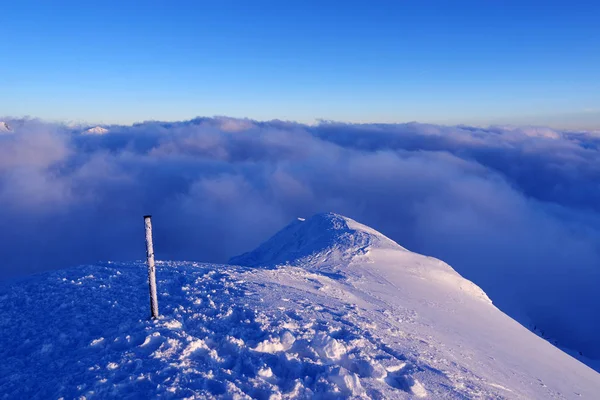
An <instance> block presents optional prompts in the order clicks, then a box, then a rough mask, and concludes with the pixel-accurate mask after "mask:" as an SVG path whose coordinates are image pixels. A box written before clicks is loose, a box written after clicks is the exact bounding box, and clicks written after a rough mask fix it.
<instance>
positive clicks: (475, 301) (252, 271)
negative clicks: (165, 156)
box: [0, 214, 600, 399]
mask: <svg viewBox="0 0 600 400" xmlns="http://www.w3.org/2000/svg"><path fill="white" fill-rule="evenodd" d="M157 245H158V246H159V244H157ZM235 260H236V261H237V262H238V263H246V262H247V263H248V264H250V265H252V266H261V265H264V266H265V267H267V268H255V267H244V266H224V265H208V264H198V263H184V262H162V263H161V262H158V263H157V279H158V289H159V305H160V310H161V313H162V317H161V318H160V319H159V320H156V321H152V320H148V319H147V315H148V313H149V308H148V286H147V281H146V279H147V276H146V267H145V265H144V264H143V263H141V262H140V263H132V264H115V263H107V264H101V265H94V266H85V267H78V268H73V269H69V270H63V271H59V272H53V273H47V274H43V275H38V276H35V277H32V278H28V279H23V280H21V281H19V282H14V283H12V284H7V285H4V286H2V287H0V306H1V309H2V310H3V314H2V315H1V316H0V332H2V335H3V339H2V341H0V360H2V361H0V398H39V399H47V398H61V397H62V398H65V399H71V398H83V396H84V397H85V398H87V399H93V398H120V399H123V398H155V397H158V396H160V397H164V398H231V399H236V398H239V399H243V398H258V399H291V398H321V399H335V398H370V399H382V398H451V399H465V398H482V399H493V398H516V399H525V398H526V399H564V398H567V399H570V398H587V399H594V398H597V394H598V393H600V374H598V373H597V372H595V371H593V370H592V369H590V368H589V367H587V366H585V365H583V364H581V363H580V362H578V361H577V360H575V359H573V358H572V357H570V356H569V355H567V354H566V353H563V352H562V351H560V350H558V349H557V348H555V347H553V346H552V345H551V344H549V343H548V342H546V341H544V340H543V339H541V338H539V337H537V336H536V335H534V334H532V333H531V332H530V331H528V330H527V329H525V328H523V327H522V326H521V325H519V324H518V323H516V322H515V321H514V320H512V319H511V318H509V317H507V316H506V315H504V314H503V313H502V312H500V311H499V310H498V309H496V308H495V307H494V306H493V305H492V304H491V302H490V301H489V299H488V298H487V296H486V295H485V294H484V293H483V292H482V291H481V290H480V289H479V288H478V287H477V286H475V285H474V284H472V283H471V282H469V281H467V280H464V279H463V278H461V277H460V276H459V275H458V274H457V273H456V272H454V271H453V270H452V268H450V267H449V266H448V265H446V264H445V263H443V262H441V261H439V260H436V259H433V258H430V257H425V256H421V255H418V254H415V253H412V252H410V251H407V250H406V249H404V248H402V247H400V246H399V245H397V244H395V243H394V242H392V241H391V240H389V239H388V238H386V237H384V236H383V235H381V234H379V233H377V232H376V231H373V230H372V229H370V228H367V227H365V226H363V225H360V224H358V223H356V222H355V221H352V220H350V219H347V218H344V217H341V216H338V215H335V214H322V215H318V216H315V217H313V218H310V219H308V220H306V221H300V220H299V221H296V222H294V223H292V224H291V225H290V226H288V227H287V228H285V229H284V230H283V231H281V232H280V233H279V234H277V235H276V236H274V237H273V238H272V239H270V240H269V241H267V242H266V243H265V244H264V245H262V246H261V247H259V248H258V249H257V250H255V251H254V252H251V253H248V254H245V255H243V256H240V257H237V258H236V259H235Z"/></svg>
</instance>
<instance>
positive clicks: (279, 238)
mask: <svg viewBox="0 0 600 400" xmlns="http://www.w3.org/2000/svg"><path fill="white" fill-rule="evenodd" d="M376 261H377V263H378V264H385V265H390V264H393V265H394V266H393V267H391V268H394V269H395V268H403V269H404V272H407V273H411V274H414V275H416V276H419V277H421V278H423V279H428V280H430V281H438V282H440V283H443V284H445V285H449V286H451V287H453V288H456V289H457V290H461V291H464V292H468V293H470V294H472V295H473V296H475V297H477V298H479V299H482V300H484V301H487V302H490V303H491V300H490V299H489V298H488V296H487V295H486V294H485V293H484V291H483V290H481V289H480V288H479V287H478V286H477V285H475V284H474V283H472V282H471V281H468V280H466V279H464V278H463V277H461V276H460V275H459V274H458V273H457V272H456V271H454V269H452V268H451V267H450V266H449V265H448V264H446V263H444V262H442V261H440V260H438V259H435V258H432V257H426V256H422V255H420V254H416V253H413V252H410V251H408V250H406V249H405V248H404V247H402V246H400V245H399V244H398V243H396V242H394V241H393V240H391V239H390V238H388V237H386V236H385V235H383V234H381V233H380V232H377V231H376V230H374V229H372V228H370V227H368V226H366V225H363V224H361V223H358V222H356V221H354V220H353V219H350V218H348V217H344V216H341V215H338V214H334V213H324V214H317V215H315V216H313V217H311V218H309V219H307V220H305V219H302V218H299V219H298V220H296V221H293V222H292V223H291V224H289V225H288V226H287V227H285V228H284V229H282V230H281V231H279V232H278V233H277V234H275V235H274V236H273V237H272V238H270V239H269V240H267V241H266V242H265V243H263V244H262V245H260V246H259V247H258V248H257V249H255V250H253V251H251V252H248V253H245V254H242V255H240V256H237V257H233V258H231V259H230V260H229V264H235V265H244V266H250V267H275V266H278V265H286V264H291V265H302V266H303V267H304V268H305V269H308V270H311V271H318V272H319V273H328V274H330V275H332V276H333V275H340V274H346V277H347V278H348V272H349V270H352V269H354V268H357V266H358V265H360V263H361V262H362V263H366V264H369V263H374V262H376ZM358 274H359V276H361V273H360V272H358Z"/></svg>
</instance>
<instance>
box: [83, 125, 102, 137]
mask: <svg viewBox="0 0 600 400" xmlns="http://www.w3.org/2000/svg"><path fill="white" fill-rule="evenodd" d="M107 132H108V129H106V128H103V127H101V126H96V127H93V128H90V129H87V130H86V131H84V132H83V133H88V134H95V135H102V134H104V133H107Z"/></svg>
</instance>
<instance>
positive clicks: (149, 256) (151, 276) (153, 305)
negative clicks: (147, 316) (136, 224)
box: [144, 215, 158, 318]
mask: <svg viewBox="0 0 600 400" xmlns="http://www.w3.org/2000/svg"><path fill="white" fill-rule="evenodd" d="M144 225H145V227H146V260H147V263H148V285H149V287H150V313H151V316H152V318H158V298H157V296H156V272H155V267H154V246H153V245H152V216H150V215H145V216H144Z"/></svg>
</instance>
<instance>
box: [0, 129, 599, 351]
mask: <svg viewBox="0 0 600 400" xmlns="http://www.w3.org/2000/svg"><path fill="white" fill-rule="evenodd" d="M8 123H9V124H10V125H11V126H12V128H13V132H7V133H0V221H2V227H3V228H2V229H1V230H0V260H1V263H2V267H1V270H0V279H6V278H12V277H18V276H24V275H26V274H30V273H35V272H39V271H44V270H48V269H52V268H59V267H65V266H69V265H73V264H79V263H87V262H93V261H96V260H109V259H110V260H127V259H140V258H143V255H144V244H143V233H142V231H143V223H142V215H144V214H146V213H151V214H153V215H154V225H155V241H156V254H157V257H158V258H159V259H188V260H200V261H211V262H213V261H214V262H224V261H226V260H227V259H228V258H229V257H230V256H233V255H236V254H238V253H241V252H244V251H247V250H250V249H252V248H253V247H255V246H257V245H258V244H259V243H260V242H262V241H264V240H265V239H266V238H267V237H268V236H270V235H271V234H273V233H274V232H276V231H277V230H279V229H280V228H281V227H283V226H284V225H285V224H287V223H288V222H289V221H290V220H292V219H293V218H295V217H298V216H310V215H312V214H314V213H316V212H323V211H333V212H337V213H340V214H344V215H347V216H349V217H352V218H354V219H356V220H358V221H360V222H363V223H365V224H367V225H370V226H372V227H374V228H376V229H377V230H380V231H381V232H383V233H384V234H386V235H388V236H390V237H391V238H393V239H395V240H396V241H398V242H399V243H400V244H401V245H403V246H405V247H407V248H409V249H411V250H414V251H417V252H421V253H425V254H428V255H433V256H436V257H439V258H441V259H443V260H444V261H447V262H448V263H450V264H451V265H452V266H453V267H454V268H455V269H456V270H457V271H458V272H460V273H461V274H462V275H464V276H465V277H467V278H469V279H471V280H473V281H474V282H476V283H477V284H479V285H480V286H481V287H482V288H483V289H484V290H485V291H486V292H487V293H488V294H489V295H490V297H491V298H492V299H493V300H494V302H495V303H496V304H497V305H498V306H499V307H500V308H502V309H504V310H506V311H507V312H509V313H510V314H511V315H513V316H515V317H516V318H518V319H520V320H521V321H523V322H530V323H531V324H534V325H536V326H537V328H538V329H539V330H542V331H544V333H545V335H546V336H549V337H551V338H553V339H556V340H558V341H559V342H560V343H561V344H563V345H565V346H569V347H571V348H573V349H577V350H581V351H583V352H584V355H586V356H588V357H592V358H600V343H598V341H597V332H598V331H599V330H600V320H598V318H597V315H600V295H599V294H598V293H597V288H598V287H600V184H599V182H600V134H595V133H593V132H564V131H555V130H551V129H547V128H515V127H501V126H499V127H490V128H486V129H483V128H475V127H469V126H455V127H449V126H436V125H424V124H416V123H409V124H397V125H375V124H369V125H353V124H341V123H333V122H322V123H320V124H319V125H316V126H306V125H301V124H296V123H288V122H281V121H271V122H256V121H251V120H237V119H231V118H198V119H194V120H191V121H184V122H177V123H160V122H146V123H142V124H137V125H134V126H111V127H109V132H108V133H106V134H103V135H85V134H81V132H82V131H83V130H85V128H79V127H77V128H73V127H68V126H65V125H60V124H51V123H44V122H40V121H37V120H9V121H8Z"/></svg>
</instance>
